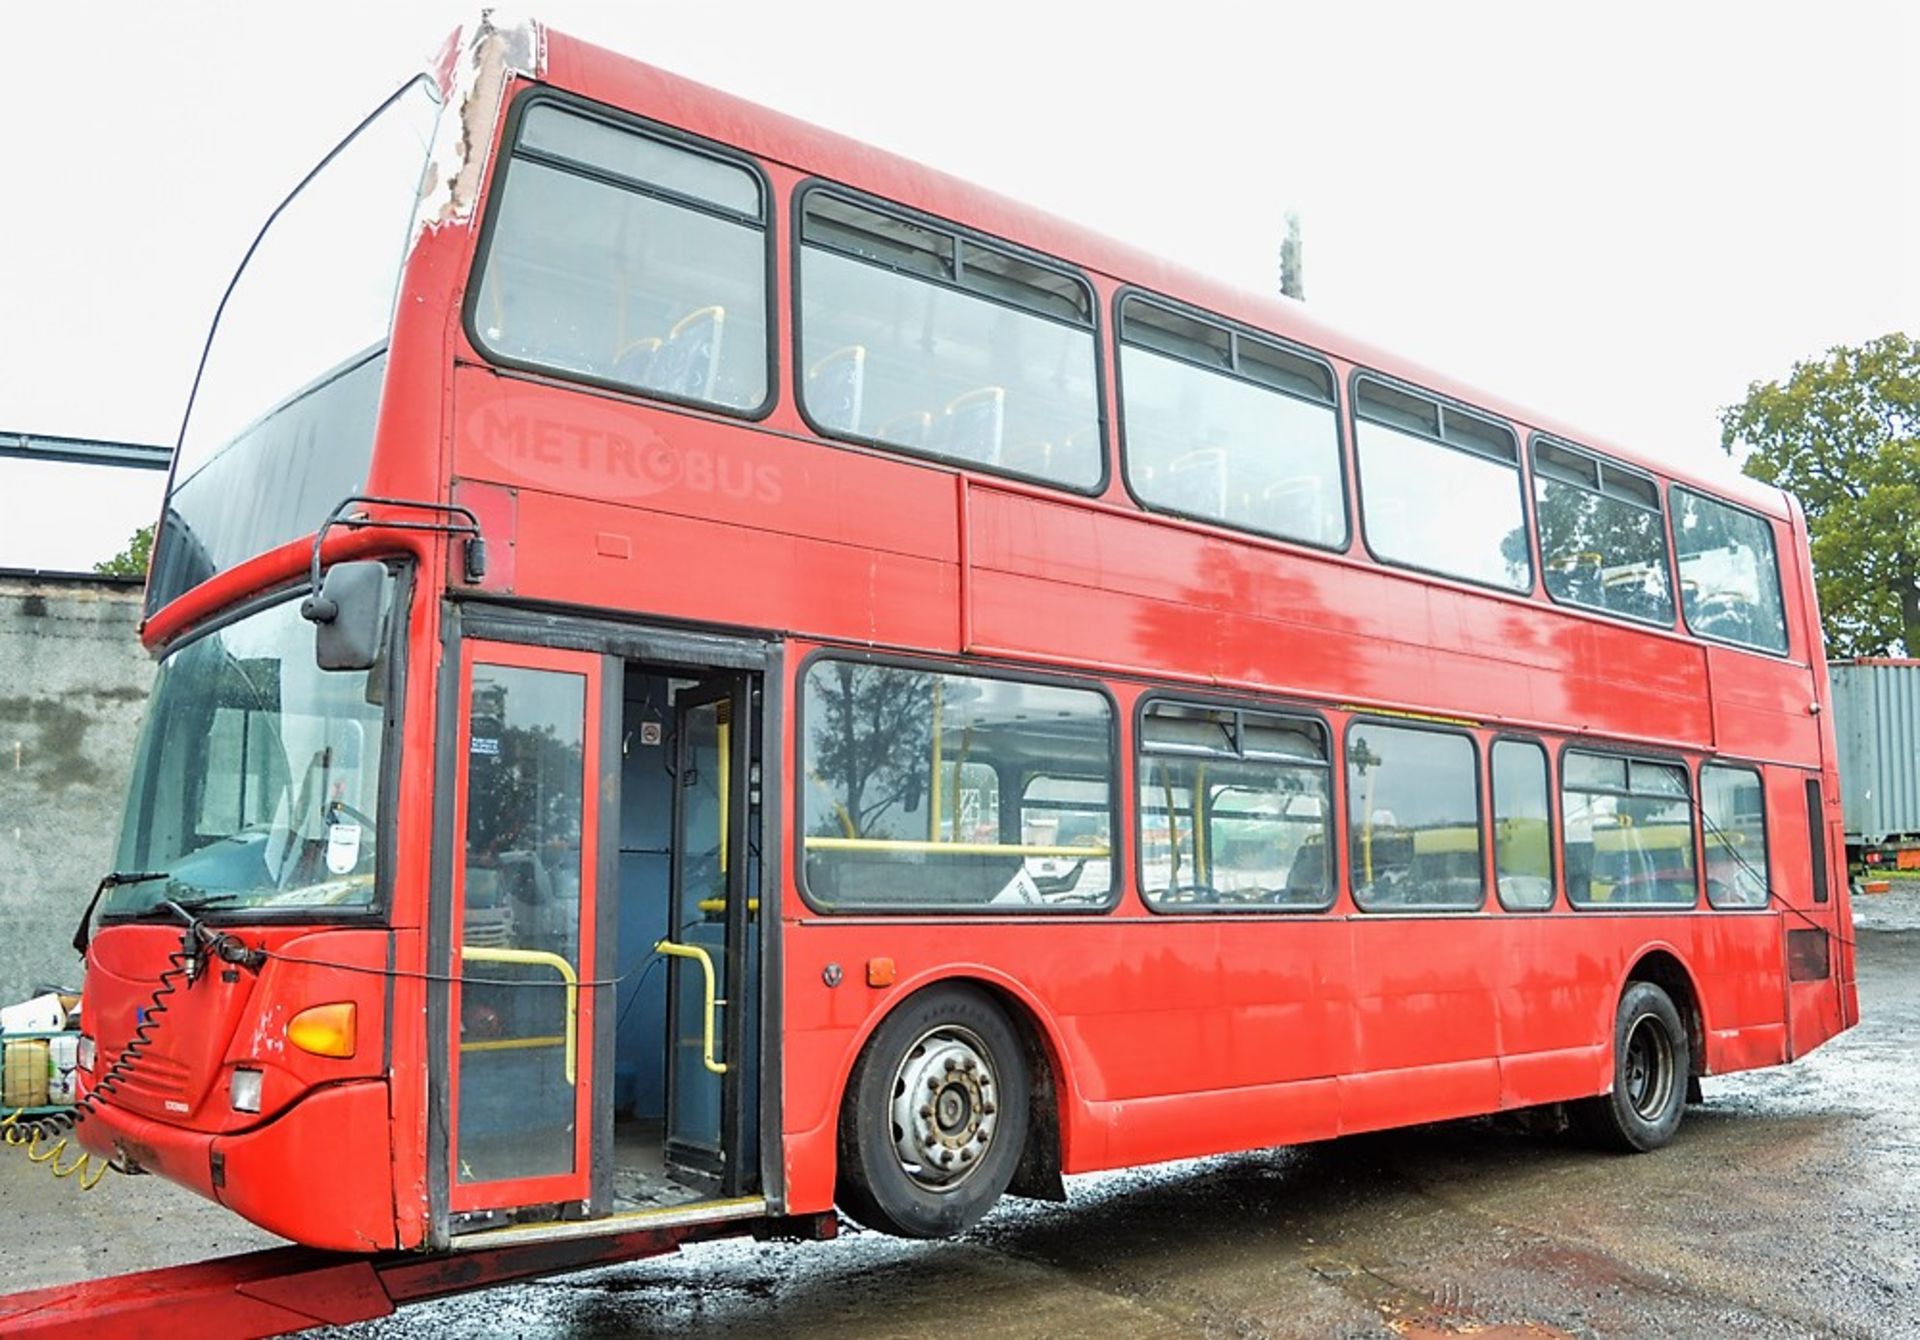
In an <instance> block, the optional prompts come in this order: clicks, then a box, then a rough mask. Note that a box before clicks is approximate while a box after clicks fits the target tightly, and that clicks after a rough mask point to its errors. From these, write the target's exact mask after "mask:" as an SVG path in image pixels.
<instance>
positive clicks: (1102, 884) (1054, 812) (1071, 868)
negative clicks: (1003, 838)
mask: <svg viewBox="0 0 1920 1340" xmlns="http://www.w3.org/2000/svg"><path fill="white" fill-rule="evenodd" d="M1020 841H1021V843H1022V844H1023V845H1025V846H1028V847H1054V848H1063V849H1064V850H1062V851H1060V852H1059V853H1058V854H1057V855H1054V856H1038V857H1035V858H1033V859H1032V860H1030V861H1028V862H1027V874H1028V876H1029V877H1030V878H1031V879H1032V880H1033V884H1034V887H1035V888H1036V889H1038V890H1039V891H1040V893H1041V894H1042V895H1054V896H1058V895H1062V894H1071V895H1072V896H1073V897H1074V898H1075V899H1076V900H1082V901H1086V902H1098V903H1104V902H1105V901H1106V900H1107V894H1108V892H1109V891H1110V890H1111V888H1112V882H1113V861H1112V859H1111V858H1110V857H1109V856H1095V855H1093V854H1092V853H1095V852H1109V853H1110V852H1111V851H1112V850H1113V810H1112V808H1111V799H1110V797H1109V795H1108V789H1107V783H1106V780H1105V779H1104V778H1101V779H1093V778H1087V777H1048V776H1044V775H1036V776H1034V777H1031V778H1029V779H1028V781H1027V784H1026V790H1025V791H1024V792H1023V793H1022V794H1021V797H1020Z"/></svg>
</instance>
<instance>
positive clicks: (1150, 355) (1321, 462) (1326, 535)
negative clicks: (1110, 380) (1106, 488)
mask: <svg viewBox="0 0 1920 1340" xmlns="http://www.w3.org/2000/svg"><path fill="white" fill-rule="evenodd" d="M1120 339H1121V349H1120V371H1121V376H1120V386H1121V397H1122V414H1123V416H1124V419H1125V424H1126V452H1127V479H1128V482H1129V483H1130V484H1131V485H1132V487H1133V491H1134V493H1135V494H1136V495H1138V496H1139V498H1140V500H1141V501H1142V502H1144V503H1146V504H1147V505H1149V506H1152V507H1160V508H1164V509H1166V510H1168V511H1171V512H1178V513H1181V514H1183V515H1186V516H1192V517H1200V518H1203V519H1205V520H1208V521H1220V522H1224V523H1225V524H1227V525H1230V526H1238V527H1241V528H1243V529H1246V530H1253V531H1259V532H1260V533H1262V534H1266V535H1275V536H1279V537H1280V538H1282V539H1288V540H1300V541H1303V542H1304V543H1307V544H1315V545H1325V546H1328V547H1339V546H1341V545H1344V544H1345V543H1346V539H1347V505H1346V495H1345V491H1344V489H1343V488H1342V484H1341V465H1340V430H1339V426H1338V424H1337V422H1336V419H1335V412H1334V408H1333V386H1332V382H1331V379H1330V377H1329V375H1328V373H1327V371H1326V369H1324V368H1323V367H1321V366H1320V365H1319V364H1317V363H1314V362H1312V361H1311V360H1309V359H1306V358H1301V357H1299V356H1298V355H1295V354H1292V353H1289V352H1287V351H1286V350H1284V349H1281V348H1279V347H1278V346H1276V345H1269V344H1267V343H1266V342H1265V341H1262V340H1256V339H1254V338H1253V337H1251V336H1247V335H1241V334H1240V333H1239V332H1238V331H1229V330H1227V329H1226V328H1224V327H1219V326H1214V325H1212V324H1211V323H1207V322H1201V321H1198V320H1195V319H1193V318H1191V317H1187V316H1183V315H1181V314H1179V313H1177V312H1173V311H1170V310H1168V309H1165V308H1161V307H1158V306H1155V305H1153V304H1151V303H1148V302H1145V301H1144V300H1142V299H1140V298H1128V299H1127V301H1126V303H1125V304H1124V306H1123V308H1122V311H1121V325H1120Z"/></svg>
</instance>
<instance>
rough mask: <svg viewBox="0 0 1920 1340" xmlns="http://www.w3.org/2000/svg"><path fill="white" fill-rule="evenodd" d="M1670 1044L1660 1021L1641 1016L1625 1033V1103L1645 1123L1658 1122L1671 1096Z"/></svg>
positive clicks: (1671, 1067) (1671, 1068)
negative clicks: (1630, 1105)
mask: <svg viewBox="0 0 1920 1340" xmlns="http://www.w3.org/2000/svg"><path fill="white" fill-rule="evenodd" d="M1673 1068H1674V1063H1673V1042H1672V1040H1671V1039H1670V1038H1668V1037H1667V1033H1666V1030H1665V1029H1664V1028H1662V1027H1661V1026H1660V1021H1659V1020H1657V1019H1656V1018H1654V1017H1653V1016H1652V1015H1642V1016H1641V1017H1640V1018H1638V1019H1636V1020H1634V1021H1633V1026H1632V1027H1631V1028H1629V1029H1628V1030H1627V1065H1626V1087H1627V1101H1628V1102H1629V1103H1630V1104H1632V1106H1633V1110H1634V1112H1635V1113H1637V1114H1638V1115H1639V1116H1640V1118H1641V1119H1642V1120H1644V1121H1658V1120H1659V1119H1660V1117H1661V1116H1662V1115H1663V1114H1664V1113H1665V1112H1666V1108H1667V1102H1668V1100H1669V1099H1670V1098H1671V1097H1672V1095H1673V1086H1674V1075H1673Z"/></svg>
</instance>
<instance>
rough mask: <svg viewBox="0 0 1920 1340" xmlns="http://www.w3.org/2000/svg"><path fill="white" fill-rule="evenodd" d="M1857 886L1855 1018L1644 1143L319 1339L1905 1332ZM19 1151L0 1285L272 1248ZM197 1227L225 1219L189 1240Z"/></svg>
mask: <svg viewBox="0 0 1920 1340" xmlns="http://www.w3.org/2000/svg"><path fill="white" fill-rule="evenodd" d="M1859 901H1860V909H1859V913H1858V930H1857V935H1858V940H1859V967H1860V978H1861V983H1860V985H1861V1003H1862V1009H1863V1015H1864V1021H1863V1023H1862V1024H1861V1026H1860V1027H1859V1028H1857V1029H1854V1030H1852V1031H1851V1032H1849V1033H1847V1034H1845V1035H1843V1036H1842V1037H1840V1038H1838V1039H1836V1040H1834V1041H1833V1042H1830V1043H1828V1044H1827V1045H1826V1046H1824V1047H1822V1048H1821V1049H1820V1050H1819V1051H1817V1052H1815V1053H1814V1054H1813V1055H1812V1056H1810V1057H1808V1058H1806V1059H1805V1060H1803V1061H1801V1062H1799V1063H1798V1064H1796V1065H1793V1066H1789V1067H1783V1068H1778V1069H1774V1070H1768V1071H1759V1072H1754V1073H1751V1074H1744V1075H1735V1076H1729V1077H1726V1078H1723V1079H1709V1080H1708V1081H1707V1086H1706V1102H1705V1103H1704V1104H1702V1105H1699V1106H1696V1107H1693V1108H1691V1109H1689V1111H1688V1113H1687V1117H1686V1121H1685V1122H1684V1124H1683V1125H1682V1127H1681V1131H1680V1134H1679V1136H1678V1138H1677V1139H1676V1141H1675V1143H1674V1144H1673V1145H1672V1146H1671V1147H1670V1148H1668V1149H1666V1150H1664V1151H1661V1152H1660V1153H1657V1154H1652V1155H1643V1156H1623V1155H1615V1154H1605V1153H1600V1152H1596V1151H1594V1150H1592V1149H1589V1148H1587V1147H1585V1146H1583V1145H1582V1144H1580V1143H1579V1142H1578V1141H1577V1140H1576V1139H1574V1138H1573V1137H1572V1136H1570V1135H1565V1134H1552V1133H1540V1132H1528V1131H1522V1130H1519V1129H1516V1128H1515V1127H1513V1126H1512V1125H1510V1124H1507V1123H1502V1122H1473V1123H1457V1124H1451V1125H1446V1126H1436V1127H1426V1128H1421V1129H1417V1130H1412V1131H1402V1132H1395V1133H1392V1134H1388V1135H1379V1136H1367V1137H1359V1138H1353V1139H1347V1140H1340V1141H1335V1142H1332V1143H1329V1144H1325V1145H1316V1146H1308V1147H1303V1148H1297V1149H1281V1150H1272V1151H1266V1152H1261V1153H1256V1154H1248V1155H1239V1156H1231V1157H1223V1158H1215V1159H1206V1160H1200V1161H1195V1162H1189V1163H1182V1164H1175V1165H1169V1166H1166V1167H1161V1168H1154V1169H1146V1170H1138V1171H1130V1172H1125V1173H1116V1174H1103V1175H1100V1176H1095V1177H1087V1178H1080V1179H1075V1180H1074V1181H1072V1182H1071V1183H1070V1186H1069V1190H1070V1192H1071V1200H1070V1202H1069V1203H1068V1204H1067V1205H1064V1206H1056V1205H1044V1204H1038V1203H1035V1202H1026V1201H1010V1202H1008V1203H1006V1204H1005V1205H1004V1206H1002V1208H1001V1209H999V1210H997V1211H996V1212H995V1213H994V1214H993V1215H991V1216H989V1218H988V1219H987V1220H986V1221H985V1222H984V1223H982V1224H981V1225H980V1226H979V1228H977V1229H976V1230H975V1231H973V1232H972V1233H970V1234H969V1235H967V1236H966V1237H965V1238H963V1239H960V1240H957V1241H954V1242H948V1243H934V1244H926V1243H906V1242H900V1241H897V1240H894V1239H890V1238H885V1237H882V1236H879V1235H876V1234H871V1233H864V1232H860V1231H858V1230H855V1229H851V1228H849V1230H848V1231H847V1232H845V1233H844V1234H843V1236H842V1237H841V1239H840V1240H839V1241H837V1242H830V1243H809V1244H788V1245H764V1244H757V1243H716V1244H709V1245H706V1246H700V1247H694V1248H690V1249H688V1250H687V1251H686V1252H684V1253H682V1254H680V1255H678V1256H674V1257H667V1258H659V1259H655V1260H652V1261H643V1262H639V1263H635V1264H632V1265H627V1266H620V1267H614V1268H609V1269H604V1270H599V1271H594V1272H589V1273H582V1274H578V1275H573V1276H567V1277H562V1278H556V1279H549V1280H544V1281H541V1282H539V1283H535V1284H529V1285H524V1286H518V1287H514V1288H507V1289H498V1290H493V1291H490V1292H488V1293H486V1294H483V1295H477V1296H474V1297H468V1298H455V1299H448V1300H445V1301H443V1302H439V1303H431V1304H425V1305H421V1306H418V1307H415V1308H411V1309H408V1310H407V1311H405V1312H403V1313H402V1314H400V1315H399V1316H398V1317H395V1318H393V1319H390V1320H388V1321H384V1322H376V1323H368V1324H365V1325H362V1326H356V1327H348V1328H343V1329H340V1330H336V1331H332V1332H328V1333H326V1334H328V1335H330V1336H333V1337H338V1338H339V1340H375V1338H376V1337H380V1338H388V1337H415V1336H428V1337H448V1338H455V1337H480V1336H487V1337H492V1336H500V1335H525V1336H596V1337H598V1336H666V1335H673V1336H729V1337H759V1336H766V1337H773V1336H783V1337H784V1336H812V1335H826V1334H840V1335H848V1336H860V1337H926V1338H927V1340H936V1338H937V1340H953V1338H954V1337H956V1336H967V1337H1025V1336H1049V1337H1054V1336H1061V1337H1065V1336H1089V1337H1093V1336H1097V1337H1102V1338H1103V1340H1112V1338H1114V1337H1133V1336H1142V1337H1161V1336H1165V1337H1173V1336H1179V1337H1235V1338H1236V1340H1237V1338H1240V1337H1249V1338H1250V1337H1269V1336H1271V1337H1288V1336H1353V1337H1360V1336H1380V1337H1392V1336H1402V1337H1416V1338H1425V1337H1441V1336H1455V1335H1473V1336H1480V1337H1494V1338H1498V1337H1554V1336H1580V1337H1586V1336H1608V1337H1612V1336H1649V1337H1654V1336H1661V1337H1664V1336H1696V1335H1697V1336H1783V1337H1784V1336H1806V1335H1835V1336H1903V1335H1908V1334H1914V1333H1920V891H1913V892H1907V891H1902V892H1900V893H1896V894H1893V895H1887V896H1884V897H1881V898H1863V899H1861V900H1859ZM19 1163H20V1160H19V1159H18V1158H10V1159H0V1222H9V1223H10V1225H11V1226H12V1229H11V1231H12V1232H13V1233H15V1234H18V1233H19V1232H20V1231H21V1217H25V1218H27V1219H28V1220H29V1221H30V1222H28V1223H27V1224H26V1225H25V1227H26V1229H27V1230H28V1232H29V1235H30V1236H29V1239H28V1240H29V1241H30V1242H33V1241H37V1242H40V1243H42V1244H43V1245H44V1244H46V1243H48V1242H54V1241H56V1237H57V1241H58V1242H60V1243H64V1245H65V1246H66V1247H68V1248H70V1249H71V1250H68V1251H65V1252H55V1253H54V1254H53V1255H52V1256H50V1257H46V1258H44V1259H42V1258H37V1257H35V1256H34V1254H33V1253H32V1251H29V1252H28V1253H27V1254H26V1255H25V1256H24V1257H23V1256H22V1255H20V1254H18V1253H17V1252H15V1251H9V1252H8V1253H7V1256H6V1258H5V1259H6V1261H7V1270H6V1274H7V1276H8V1284H9V1286H10V1287H28V1286H30V1285H36V1284H41V1283H52V1282H55V1280H57V1279H72V1278H76V1277H79V1276H81V1275H94V1274H102V1273H110V1272H111V1271H113V1270H121V1269H131V1268H137V1267H138V1266H142V1265H149V1264H160V1263H162V1262H163V1261H172V1260H188V1259H193V1258H194V1257H197V1256H202V1255H213V1254H218V1252H220V1251H230V1250H237V1249H240V1248H241V1247H244V1246H247V1245H252V1244H254V1243H258V1242H263V1241H266V1240H267V1239H265V1238H264V1236H263V1235H253V1236H252V1237H251V1239H250V1240H236V1239H237V1238H243V1237H244V1236H245V1230H244V1228H243V1226H240V1225H238V1224H237V1221H233V1220H231V1218H225V1219H210V1218H208V1216H207V1214H206V1213H202V1211H206V1212H210V1213H211V1214H212V1215H219V1214H220V1213H221V1212H219V1211H218V1210H217V1209H214V1208H213V1207H205V1206H202V1205H200V1203H198V1202H194V1201H193V1199H192V1197H190V1196H186V1194H185V1193H182V1192H179V1191H178V1189H177V1188H171V1187H166V1186H165V1185H164V1184H159V1183H156V1182H153V1181H152V1180H151V1179H143V1180H141V1181H137V1182H128V1183H126V1184H125V1186H126V1187H129V1188H132V1187H138V1188H140V1199H138V1200H136V1201H134V1202H131V1203H129V1202H128V1201H127V1200H126V1199H125V1198H124V1197H123V1198H121V1199H120V1201H119V1204H120V1205H121V1206H122V1209H121V1210H120V1211H118V1212H117V1217H116V1216H114V1215H109V1216H108V1217H107V1218H103V1219H101V1220H100V1222H98V1223H90V1224H83V1225H82V1226H81V1232H79V1233H78V1234H76V1233H75V1232H74V1224H75V1222H76V1221H75V1220H74V1219H73V1218H72V1217H71V1208H72V1206H73V1204H74V1203H75V1200H76V1197H75V1195H74V1193H72V1192H71V1191H69V1190H67V1188H66V1187H65V1185H60V1186H57V1187H56V1186H52V1185H49V1186H46V1187H45V1188H40V1187H39V1183H40V1182H42V1181H44V1173H41V1172H39V1170H34V1176H33V1179H32V1180H33V1183H34V1187H35V1189H34V1190H32V1191H31V1192H30V1191H29V1190H28V1188H27V1186H26V1178H25V1174H23V1173H22V1172H21V1171H20V1170H19V1169H18V1167H17V1166H16V1165H18V1164H19ZM111 1186H112V1184H111V1183H110V1184H109V1187H111ZM155 1188H157V1192H155V1191H154V1190H153V1189H155ZM100 1194H104V1193H100ZM180 1198H184V1199H185V1200H186V1201H187V1202H191V1205H190V1206H185V1207H183V1206H179V1205H177V1204H176V1203H175V1202H176V1201H177V1200H179V1199H180ZM84 1199H85V1202H87V1203H88V1204H89V1206H91V1204H92V1203H93V1202H95V1201H97V1200H98V1199H99V1194H96V1195H95V1196H89V1197H85V1198H84ZM52 1202H63V1203H65V1205H66V1206H67V1208H68V1210H69V1215H68V1216H67V1217H65V1218H64V1220H63V1221H62V1223H60V1224H59V1225H58V1226H56V1224H55V1223H54V1221H53V1218H52V1216H53V1214H54V1213H55V1212H56V1211H57V1210H58V1209H59V1208H60V1207H59V1205H57V1204H55V1203H52ZM155 1207H160V1208H159V1209H156V1208H155ZM89 1213H92V1214H98V1215H107V1214H108V1212H107V1211H106V1210H105V1209H104V1208H103V1209H101V1210H97V1211H96V1210H92V1209H91V1208H90V1209H89ZM35 1218H37V1219H38V1220H39V1221H40V1222H41V1223H42V1224H43V1225H44V1228H43V1229H42V1230H41V1232H40V1233H39V1234H38V1235H34V1234H33V1229H34V1224H33V1223H32V1222H31V1220H33V1219H35ZM202 1222H205V1223H207V1224H208V1225H210V1226H211V1225H214V1224H218V1225H220V1226H221V1227H223V1228H225V1229H226V1231H227V1236H225V1237H223V1238H221V1239H219V1240H214V1241H209V1240H208V1239H207V1238H205V1237H201V1236H199V1235H198V1233H197V1232H194V1233H193V1236H191V1237H189V1236H186V1235H187V1234H188V1232H189V1231H191V1230H190V1229H189V1225H198V1224H199V1223H202ZM235 1229H240V1230H241V1233H240V1234H238V1235H236V1234H235V1233H234V1232H233V1230H235ZM14 1241H15V1242H16V1243H17V1242H19V1241H20V1239H19V1238H18V1237H15V1239H14ZM89 1248H91V1249H94V1250H89ZM82 1267H83V1268H82ZM23 1268H24V1271H25V1277H22V1274H21V1271H22V1269H23Z"/></svg>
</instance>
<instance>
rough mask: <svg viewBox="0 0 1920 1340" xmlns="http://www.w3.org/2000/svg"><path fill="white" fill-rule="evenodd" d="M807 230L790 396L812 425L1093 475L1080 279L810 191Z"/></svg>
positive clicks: (965, 458) (1089, 371)
mask: <svg viewBox="0 0 1920 1340" xmlns="http://www.w3.org/2000/svg"><path fill="white" fill-rule="evenodd" d="M803 230H804V231H803V240H804V242H805V244H806V245H805V246H804V247H803V248H802V250H801V255H800V365H801V382H800V394H801V400H802V403H803V404H804V405H805V406H806V410H807V414H808V416H809V418H811V419H812V421H813V423H814V425H815V426H816V427H818V428H819V429H820V430H821V431H822V432H824V433H827V434H831V435H833V436H841V437H849V438H857V439H863V440H867V441H877V442H881V443H884V444H886V445H888V446H896V447H904V448H906V449H908V450H911V451H915V452H920V453H923V454H926V455H930V456H937V457H940V458H942V459H945V460H951V461H955V462H958V463H960V464H964V465H978V466H983V467H986V468H988V469H991V470H998V471H1005V472H1007V473H1011V474H1019V475H1027V476H1031V477H1033V478H1035V479H1043V480H1047V481H1049V482H1051V483H1056V484H1063V485H1066V486H1068V487H1071V488H1079V489H1086V488H1091V487H1093V486H1094V485H1096V484H1097V483H1099V481H1100V477H1101V475H1102V473H1103V472H1104V469H1105V462H1104V459H1103V453H1102V447H1101V442H1100V414H1099V395H1098V385H1099V380H1098V370H1097V367H1096V364H1095V360H1094V352H1093V328H1092V320H1093V318H1092V305H1091V298H1090V297H1089V296H1088V294H1087V292H1086V290H1085V288H1084V286H1083V285H1082V284H1081V283H1080V281H1079V280H1078V279H1077V278H1075V277H1074V276H1072V275H1070V274H1066V273H1064V272H1061V271H1056V270H1053V269H1050V268H1048V267H1046V266H1042V265H1038V264H1034V263H1031V262H1028V261H1024V260H1021V259H1019V258H1017V257H1014V256H1010V255H1005V254H1002V253H1000V252H998V251H994V250H990V249H988V248H986V247H982V246H979V245H977V244H975V243H973V242H970V241H968V240H966V239H964V238H960V237H957V236H955V235H952V234H949V233H945V232H942V231H939V230H938V229H935V228H933V227H931V226H923V225H921V224H917V223H913V222H910V221H908V220H904V219H897V218H895V217H893V216H891V215H888V214H884V213H881V212H880V211H878V210H873V209H868V208H866V207H864V206H861V205H856V204H854V203H852V202H851V201H846V200H842V199H839V198H838V197H836V196H831V195H827V194H824V193H822V192H819V191H815V192H813V193H811V194H809V195H808V196H807V198H806V205H805V220H804V224H803Z"/></svg>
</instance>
